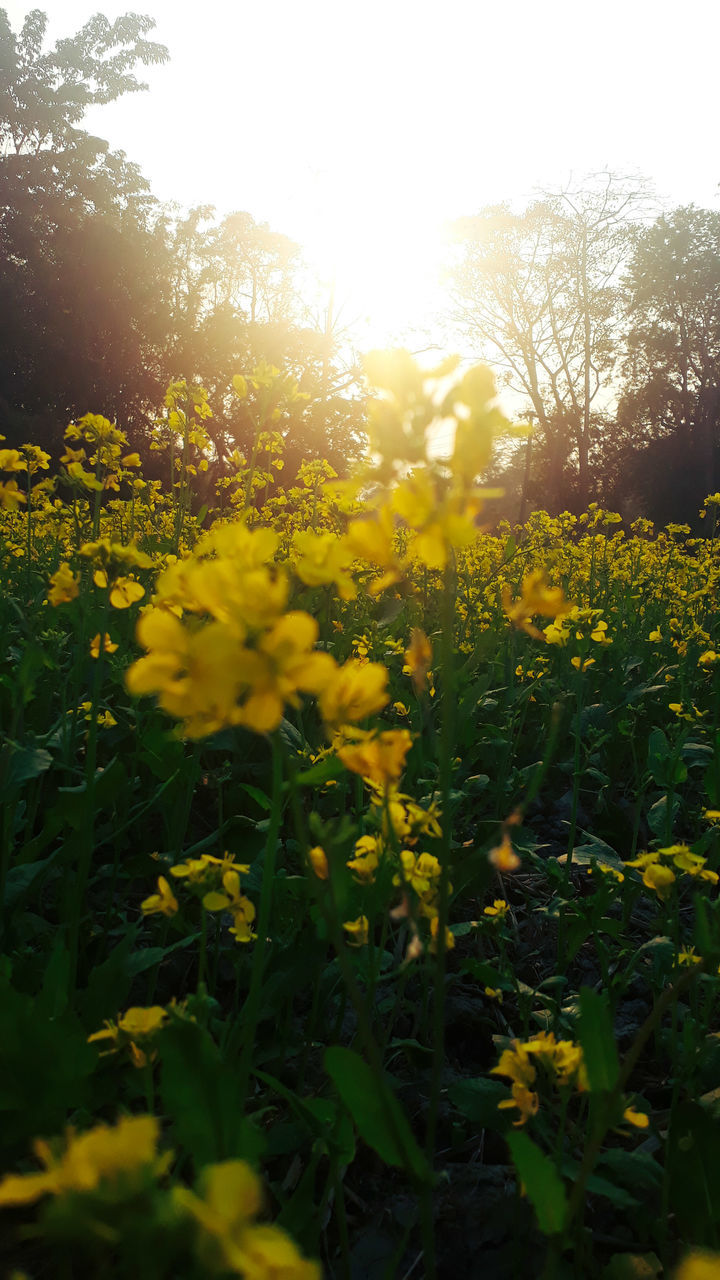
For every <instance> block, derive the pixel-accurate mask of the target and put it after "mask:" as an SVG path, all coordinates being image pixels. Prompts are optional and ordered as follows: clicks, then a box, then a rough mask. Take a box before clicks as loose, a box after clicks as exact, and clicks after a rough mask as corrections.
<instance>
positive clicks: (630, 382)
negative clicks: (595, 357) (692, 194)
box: [619, 205, 720, 491]
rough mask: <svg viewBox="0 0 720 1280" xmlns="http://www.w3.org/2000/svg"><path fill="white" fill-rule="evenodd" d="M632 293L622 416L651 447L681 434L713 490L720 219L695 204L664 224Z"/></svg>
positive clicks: (719, 371) (645, 240)
mask: <svg viewBox="0 0 720 1280" xmlns="http://www.w3.org/2000/svg"><path fill="white" fill-rule="evenodd" d="M625 288H626V299H627V313H628V318H629V321H630V327H629V330H628V333H627V340H626V341H627V346H626V355H625V358H624V361H623V374H624V388H623V394H622V397H621V400H620V405H619V417H620V419H621V421H622V422H624V423H627V424H631V425H632V429H633V431H634V432H635V435H636V437H637V438H639V439H641V440H644V441H646V442H650V441H653V440H657V439H659V438H661V437H663V436H667V435H674V434H679V435H681V437H682V440H683V445H684V448H685V449H686V450H687V453H688V456H691V455H692V456H694V457H697V459H698V462H699V464H700V465H701V466H702V467H703V469H704V470H705V471H706V472H707V473H708V474H707V479H708V484H709V485H710V487H712V486H713V485H715V484H716V481H715V479H714V478H713V476H714V474H716V470H715V469H716V468H717V467H718V461H719V455H720V213H717V212H714V211H711V210H708V209H698V208H696V207H695V206H693V205H690V206H688V207H686V208H680V209H676V210H675V211H674V212H673V213H671V214H669V215H663V217H661V218H658V220H657V221H656V222H655V223H654V224H653V226H651V227H648V228H647V229H645V230H644V231H643V233H642V234H641V235H640V236H639V237H638V240H637V243H636V247H635V252H634V254H633V257H632V259H631V262H630V264H629V269H628V273H627V277H626V281H625ZM708 491H709V490H708Z"/></svg>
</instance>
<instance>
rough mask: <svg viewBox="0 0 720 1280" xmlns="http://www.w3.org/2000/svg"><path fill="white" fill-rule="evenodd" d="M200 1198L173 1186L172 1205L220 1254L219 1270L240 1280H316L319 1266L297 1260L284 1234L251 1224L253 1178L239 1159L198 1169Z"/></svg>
mask: <svg viewBox="0 0 720 1280" xmlns="http://www.w3.org/2000/svg"><path fill="white" fill-rule="evenodd" d="M200 1189H201V1191H202V1195H201V1196H200V1195H197V1194H196V1193H194V1192H192V1191H189V1190H187V1188H185V1187H176V1188H175V1191H174V1193H173V1194H174V1199H175V1203H176V1204H177V1205H178V1206H179V1207H180V1208H181V1209H183V1210H184V1211H185V1212H186V1213H188V1214H189V1215H190V1216H191V1217H192V1218H193V1219H194V1220H195V1222H196V1223H197V1224H198V1226H199V1227H200V1229H201V1231H203V1232H205V1233H206V1235H208V1236H210V1237H211V1238H212V1239H213V1240H214V1241H215V1242H216V1244H217V1246H218V1248H219V1249H220V1253H221V1258H222V1268H223V1270H228V1271H232V1272H233V1273H236V1274H238V1275H241V1276H244V1277H246V1280H322V1272H321V1269H320V1266H319V1264H318V1263H316V1262H310V1261H308V1260H307V1259H306V1258H303V1257H302V1255H301V1254H300V1253H299V1251H298V1249H297V1246H296V1245H295V1243H294V1242H293V1240H292V1239H291V1238H290V1236H288V1235H286V1233H285V1232H284V1231H283V1230H282V1229H281V1228H280V1227H276V1226H274V1225H273V1224H270V1223H267V1224H257V1223H254V1222H253V1219H254V1218H256V1217H257V1216H258V1214H259V1213H260V1211H261V1209H262V1187H261V1184H260V1179H259V1178H258V1176H257V1174H256V1173H255V1172H254V1171H253V1170H252V1169H251V1168H250V1165H248V1164H246V1163H245V1161H243V1160H225V1161H222V1162H221V1163H219V1164H213V1165H209V1166H208V1167H207V1168H206V1169H204V1170H203V1173H202V1176H201V1180H200Z"/></svg>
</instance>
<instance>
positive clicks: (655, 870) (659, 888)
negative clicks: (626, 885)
mask: <svg viewBox="0 0 720 1280" xmlns="http://www.w3.org/2000/svg"><path fill="white" fill-rule="evenodd" d="M642 879H643V884H644V885H645V886H646V888H648V889H654V890H655V893H656V894H657V895H658V897H659V898H667V897H669V895H670V891H671V887H672V885H673V884H674V883H675V872H674V871H671V870H670V867H663V866H662V865H661V864H660V863H659V862H651V863H650V864H649V866H647V867H646V868H645V870H644V871H643V877H642Z"/></svg>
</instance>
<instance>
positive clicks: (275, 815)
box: [238, 735, 283, 1109]
mask: <svg viewBox="0 0 720 1280" xmlns="http://www.w3.org/2000/svg"><path fill="white" fill-rule="evenodd" d="M271 741H272V808H271V810H270V825H269V827H268V832H267V839H266V841H265V855H264V857H263V873H262V888H261V890H260V911H259V913H258V936H257V942H256V943H255V950H254V953H253V966H252V973H251V976H250V990H249V992H248V996H247V1001H246V1004H245V1010H244V1013H245V1016H244V1019H243V1022H244V1030H243V1047H242V1052H241V1054H240V1064H239V1067H238V1098H239V1100H240V1107H241V1109H244V1107H245V1102H246V1099H247V1092H248V1086H249V1083H250V1072H251V1070H252V1058H253V1049H254V1048H255V1033H256V1031H257V1024H258V1020H259V1017H260V1001H261V996H262V980H263V973H264V970H265V956H266V952H267V934H268V928H269V925H270V911H271V908H272V896H273V882H274V880H275V866H276V862H277V852H278V835H279V832H280V821H281V818H282V801H281V790H282V777H283V767H282V764H283V762H282V750H281V746H280V742H279V741H278V738H277V736H276V735H273V737H272V740H271Z"/></svg>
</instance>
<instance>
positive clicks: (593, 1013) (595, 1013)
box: [578, 987, 620, 1093]
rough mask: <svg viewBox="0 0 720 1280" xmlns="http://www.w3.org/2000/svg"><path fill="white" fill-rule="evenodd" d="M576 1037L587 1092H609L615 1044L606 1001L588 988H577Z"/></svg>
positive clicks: (615, 1058)
mask: <svg viewBox="0 0 720 1280" xmlns="http://www.w3.org/2000/svg"><path fill="white" fill-rule="evenodd" d="M578 1039H579V1041H580V1044H581V1045H582V1051H583V1057H584V1059H585V1067H586V1070H587V1074H588V1083H589V1085H590V1091H591V1092H592V1093H602V1092H609V1090H611V1089H613V1088H614V1086H615V1082H616V1080H617V1078H618V1074H619V1071H620V1063H619V1062H618V1055H617V1046H616V1044H615V1036H614V1034H613V1029H612V1021H611V1018H610V1011H609V1009H608V1003H607V1000H606V998H605V997H604V996H602V995H600V994H599V992H597V991H591V990H590V988H589V987H583V988H582V989H581V991H580V1018H579V1020H578Z"/></svg>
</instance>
